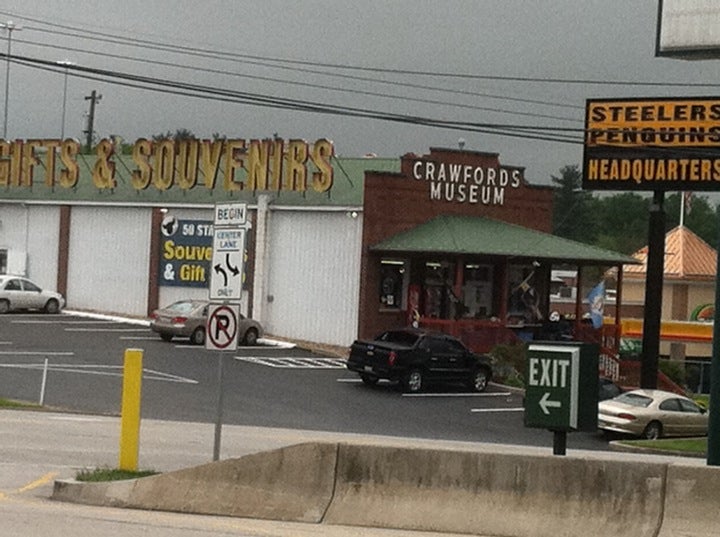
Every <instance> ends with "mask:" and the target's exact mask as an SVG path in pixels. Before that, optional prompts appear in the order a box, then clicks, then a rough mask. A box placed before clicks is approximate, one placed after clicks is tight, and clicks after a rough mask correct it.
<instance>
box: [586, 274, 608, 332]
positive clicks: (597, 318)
mask: <svg viewBox="0 0 720 537" xmlns="http://www.w3.org/2000/svg"><path fill="white" fill-rule="evenodd" d="M587 298H588V302H589V303H590V319H592V324H593V327H594V328H600V327H601V326H602V325H603V317H604V314H605V282H604V281H601V282H600V283H599V284H597V285H596V286H595V287H593V288H592V289H591V290H590V293H588V297H587Z"/></svg>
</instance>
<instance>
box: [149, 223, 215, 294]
mask: <svg viewBox="0 0 720 537" xmlns="http://www.w3.org/2000/svg"><path fill="white" fill-rule="evenodd" d="M160 230H161V233H162V239H161V243H160V274H159V278H158V283H159V285H164V286H169V287H207V286H208V282H209V280H210V263H211V261H212V245H213V223H212V221H211V220H181V219H178V218H175V217H174V216H173V215H171V214H167V215H166V216H165V217H164V218H163V221H162V224H161V227H160Z"/></svg>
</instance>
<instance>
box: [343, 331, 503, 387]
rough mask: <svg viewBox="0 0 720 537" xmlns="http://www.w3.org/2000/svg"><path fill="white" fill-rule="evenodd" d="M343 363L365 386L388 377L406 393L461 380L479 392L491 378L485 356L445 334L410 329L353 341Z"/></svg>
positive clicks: (488, 363) (490, 368)
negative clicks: (435, 384) (345, 362)
mask: <svg viewBox="0 0 720 537" xmlns="http://www.w3.org/2000/svg"><path fill="white" fill-rule="evenodd" d="M346 365H347V368H348V369H349V370H350V371H354V372H356V373H358V375H360V378H361V379H362V381H363V382H364V383H365V384H367V385H375V384H377V382H378V381H379V380H380V379H389V380H391V381H398V382H400V383H401V384H402V386H403V388H404V389H405V391H408V392H419V391H421V390H422V389H423V388H424V387H425V386H426V384H431V383H434V382H463V383H465V384H466V385H467V386H468V387H469V388H470V389H472V390H473V391H476V392H482V391H485V389H486V388H487V385H488V383H489V382H490V380H491V379H492V366H491V362H490V358H489V357H487V356H484V355H478V354H475V353H473V352H471V351H470V350H468V349H467V348H466V347H465V345H463V344H462V343H461V342H460V341H459V340H458V339H456V338H454V337H452V336H449V335H447V334H443V333H439V332H430V331H426V330H421V329H411V328H408V329H401V330H389V331H387V332H383V333H382V334H380V335H379V336H378V337H376V338H375V339H374V340H372V341H363V340H357V341H355V342H354V343H353V344H352V346H351V347H350V354H349V357H348V360H347V364H346Z"/></svg>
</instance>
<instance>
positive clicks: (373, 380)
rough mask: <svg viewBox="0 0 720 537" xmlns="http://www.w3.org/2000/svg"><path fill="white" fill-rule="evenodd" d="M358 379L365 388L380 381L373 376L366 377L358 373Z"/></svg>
mask: <svg viewBox="0 0 720 537" xmlns="http://www.w3.org/2000/svg"><path fill="white" fill-rule="evenodd" d="M360 379H361V380H362V381H363V384H365V386H375V385H376V384H377V383H378V381H379V380H380V379H379V378H378V377H376V376H375V375H367V374H365V373H360Z"/></svg>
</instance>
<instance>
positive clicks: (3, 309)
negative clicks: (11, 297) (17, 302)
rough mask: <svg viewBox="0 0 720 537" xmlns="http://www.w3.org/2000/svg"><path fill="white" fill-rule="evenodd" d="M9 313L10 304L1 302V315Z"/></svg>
mask: <svg viewBox="0 0 720 537" xmlns="http://www.w3.org/2000/svg"><path fill="white" fill-rule="evenodd" d="M8 311H10V302H8V301H7V300H0V313H7V312H8Z"/></svg>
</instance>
